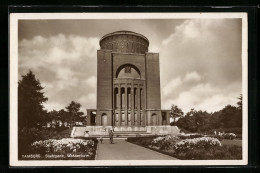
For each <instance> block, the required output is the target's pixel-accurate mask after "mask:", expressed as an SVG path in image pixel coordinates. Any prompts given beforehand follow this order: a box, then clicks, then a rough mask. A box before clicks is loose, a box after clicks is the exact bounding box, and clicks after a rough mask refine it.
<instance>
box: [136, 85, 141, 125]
mask: <svg viewBox="0 0 260 173" xmlns="http://www.w3.org/2000/svg"><path fill="white" fill-rule="evenodd" d="M136 97H137V99H136V100H137V125H138V126H139V125H140V104H141V100H140V86H139V85H138V87H137V94H136Z"/></svg>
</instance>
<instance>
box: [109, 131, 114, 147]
mask: <svg viewBox="0 0 260 173" xmlns="http://www.w3.org/2000/svg"><path fill="white" fill-rule="evenodd" d="M113 135H114V134H113V131H112V130H110V132H109V139H110V144H112V143H113Z"/></svg>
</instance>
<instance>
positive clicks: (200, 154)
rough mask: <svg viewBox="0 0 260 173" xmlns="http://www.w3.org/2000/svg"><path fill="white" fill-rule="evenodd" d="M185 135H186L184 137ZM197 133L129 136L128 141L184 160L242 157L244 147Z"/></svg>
mask: <svg viewBox="0 0 260 173" xmlns="http://www.w3.org/2000/svg"><path fill="white" fill-rule="evenodd" d="M184 136H185V137H184ZM201 136H202V135H199V134H196V135H180V136H172V135H167V136H157V137H149V138H148V137H146V138H142V137H138V139H136V138H128V139H127V141H128V142H132V143H135V144H137V145H142V146H144V147H147V148H150V149H152V150H156V151H159V152H161V153H164V154H168V155H170V156H173V157H175V158H178V159H183V160H193V159H195V160H208V159H212V160H217V159H220V160H221V159H227V160H228V159H230V160H231V159H242V147H241V146H235V145H229V146H226V145H224V146H223V145H222V144H221V142H220V141H219V140H218V139H217V138H214V137H207V136H202V137H201Z"/></svg>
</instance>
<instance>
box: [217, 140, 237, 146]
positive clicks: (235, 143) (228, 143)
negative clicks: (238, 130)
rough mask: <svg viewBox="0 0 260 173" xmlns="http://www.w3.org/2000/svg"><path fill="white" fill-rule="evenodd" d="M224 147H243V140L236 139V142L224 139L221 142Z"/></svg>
mask: <svg viewBox="0 0 260 173" xmlns="http://www.w3.org/2000/svg"><path fill="white" fill-rule="evenodd" d="M220 142H221V144H222V145H237V146H241V147H242V140H241V139H234V140H228V139H223V140H222V141H220Z"/></svg>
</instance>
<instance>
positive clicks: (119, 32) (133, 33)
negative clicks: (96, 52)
mask: <svg viewBox="0 0 260 173" xmlns="http://www.w3.org/2000/svg"><path fill="white" fill-rule="evenodd" d="M115 35H135V36H138V37H141V38H143V39H144V40H146V41H147V43H148V45H149V40H148V39H147V38H146V37H145V36H144V35H142V34H139V33H136V32H133V31H127V30H120V31H115V32H111V33H109V34H106V35H104V36H103V37H102V38H101V39H100V41H99V44H100V42H101V41H102V40H103V39H105V38H107V37H110V36H115Z"/></svg>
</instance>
